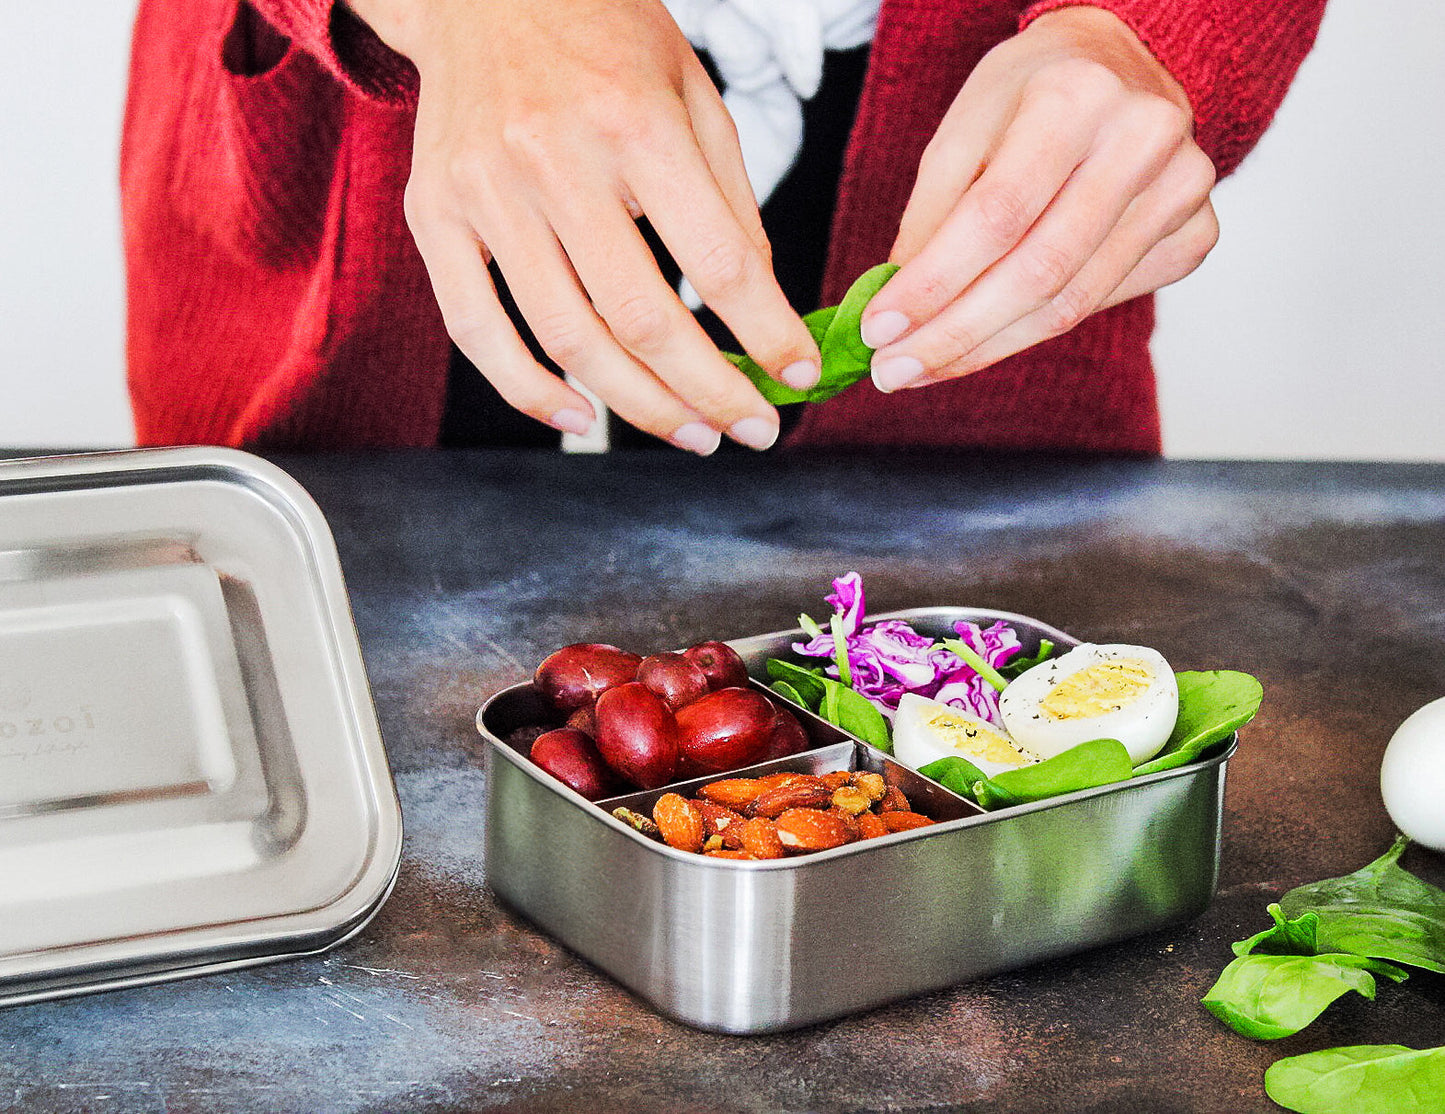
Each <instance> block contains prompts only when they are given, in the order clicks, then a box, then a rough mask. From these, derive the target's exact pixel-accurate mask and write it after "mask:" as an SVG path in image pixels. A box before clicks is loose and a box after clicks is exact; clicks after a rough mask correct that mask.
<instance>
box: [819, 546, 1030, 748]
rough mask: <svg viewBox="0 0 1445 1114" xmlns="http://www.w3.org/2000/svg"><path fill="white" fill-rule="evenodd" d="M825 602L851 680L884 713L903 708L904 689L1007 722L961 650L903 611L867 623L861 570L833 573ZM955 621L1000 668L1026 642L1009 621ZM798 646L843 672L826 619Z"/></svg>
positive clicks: (995, 695) (833, 671)
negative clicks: (835, 621) (920, 628)
mask: <svg viewBox="0 0 1445 1114" xmlns="http://www.w3.org/2000/svg"><path fill="white" fill-rule="evenodd" d="M827 602H828V604H829V605H830V606H831V607H832V608H833V613H834V614H835V615H838V616H839V618H840V629H841V631H842V634H843V644H844V647H845V648H846V650H847V654H848V669H849V671H850V672H851V673H852V676H853V687H854V688H855V689H857V690H858V691H859V692H860V693H862V694H863V695H864V696H866V697H867V698H868V699H869V700H872V701H873V702H874V703H875V704H878V705H880V706H881V707H882V708H883V710H884V712H885V714H886V713H891V712H893V711H895V710H896V709H897V708H898V701H899V699H900V698H902V696H903V694H904V693H905V692H912V693H917V694H918V695H919V696H926V697H928V698H929V699H931V700H937V701H939V702H940V703H943V704H950V705H952V706H953V707H955V708H959V709H961V710H963V711H966V712H968V713H969V714H970V715H974V716H977V717H978V718H979V719H983V720H987V721H989V722H990V723H993V724H996V725H999V726H1002V720H1001V718H1000V717H999V714H998V696H999V694H998V691H997V690H996V689H995V688H994V687H993V686H992V685H990V684H989V683H988V682H987V681H985V680H984V679H983V678H982V677H980V676H979V675H978V674H977V673H976V672H974V670H973V668H972V667H971V666H970V665H968V664H967V663H966V662H964V661H963V660H962V659H960V658H959V657H958V656H957V655H955V654H954V653H952V652H951V651H949V650H945V649H944V648H943V647H942V646H939V645H937V644H936V643H935V641H934V640H933V639H931V638H928V637H927V636H925V635H922V634H919V633H918V632H917V631H916V630H914V629H913V628H912V627H911V626H909V625H908V624H907V623H906V622H905V621H903V620H902V619H886V620H884V621H882V622H878V623H872V624H870V625H868V626H866V627H863V626H861V624H862V620H863V612H864V607H863V578H862V577H861V576H859V575H858V574H857V573H856V572H850V573H845V574H844V575H842V576H840V577H838V579H836V580H834V581H833V591H832V593H831V594H830V595H829V596H828V597H827ZM953 629H954V631H955V633H957V635H958V637H959V638H960V639H961V640H962V641H964V642H966V643H967V644H968V645H969V646H971V647H972V648H973V649H974V650H976V651H978V654H979V656H980V657H982V658H983V660H984V661H986V662H988V663H989V665H991V666H993V667H994V668H995V669H997V668H998V667H999V666H1001V665H1004V664H1005V663H1006V662H1007V661H1008V660H1009V659H1010V658H1012V657H1013V656H1014V655H1016V654H1017V653H1019V651H1020V650H1021V649H1022V647H1021V646H1020V644H1019V638H1018V634H1017V633H1016V632H1015V631H1014V629H1013V628H1012V627H1010V626H1008V625H1007V624H1006V623H1003V622H996V623H994V624H993V625H992V626H990V627H980V626H978V624H976V623H970V622H968V621H967V620H959V621H958V622H956V623H954V624H953ZM793 649H794V650H795V651H796V652H797V653H799V654H802V655H803V656H804V657H812V658H826V659H827V660H828V663H829V664H828V665H827V667H826V672H827V673H828V675H829V676H831V677H837V676H838V667H837V665H836V664H834V645H833V634H832V632H831V631H830V630H829V629H828V628H827V627H826V626H824V627H823V629H822V632H821V633H820V634H818V635H815V636H814V637H813V638H811V639H810V640H809V641H807V642H795V643H793Z"/></svg>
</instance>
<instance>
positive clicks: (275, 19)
mask: <svg viewBox="0 0 1445 1114" xmlns="http://www.w3.org/2000/svg"><path fill="white" fill-rule="evenodd" d="M243 3H249V4H250V5H251V6H252V7H254V8H255V10H256V11H257V12H258V13H259V14H260V15H261V17H262V18H263V19H265V21H266V22H267V23H269V24H270V25H271V26H272V27H274V28H275V29H276V30H277V31H279V32H280V33H281V34H283V35H285V36H286V37H287V38H288V39H290V40H291V42H292V43H293V44H295V45H296V46H298V47H300V48H301V49H302V50H304V51H305V52H306V53H307V54H310V55H312V56H313V57H314V58H316V59H317V60H318V61H319V62H320V63H321V64H322V65H323V66H325V67H326V69H328V70H329V71H331V73H332V74H333V75H335V76H336V78H337V79H339V80H340V81H341V83H342V84H343V85H345V86H347V87H348V88H349V89H351V90H353V91H354V92H356V93H359V94H360V95H361V96H363V97H366V98H368V99H371V100H377V101H381V102H383V103H386V104H391V105H395V106H398V107H407V106H412V105H415V103H416V95H417V88H418V84H419V82H418V78H417V72H416V67H414V66H413V65H412V64H411V63H410V62H409V61H408V60H407V59H405V58H403V57H402V56H401V55H400V54H398V53H397V52H396V51H394V50H392V49H391V48H390V47H389V46H387V45H386V44H385V43H383V42H382V41H381V39H379V38H378V37H377V36H376V33H375V32H374V31H372V29H371V28H370V27H368V26H367V25H366V24H365V23H363V22H362V21H361V19H360V18H359V17H357V16H356V15H355V14H354V13H353V12H352V11H351V9H350V8H348V7H347V6H346V5H345V4H344V3H341V0H243Z"/></svg>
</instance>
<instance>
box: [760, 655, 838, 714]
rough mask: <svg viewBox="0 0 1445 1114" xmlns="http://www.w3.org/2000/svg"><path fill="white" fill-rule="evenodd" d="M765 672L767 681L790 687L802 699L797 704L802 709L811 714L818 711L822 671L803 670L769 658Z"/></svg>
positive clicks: (820, 699)
mask: <svg viewBox="0 0 1445 1114" xmlns="http://www.w3.org/2000/svg"><path fill="white" fill-rule="evenodd" d="M767 670H768V679H769V680H771V681H782V682H783V683H784V684H787V685H790V686H791V687H792V689H793V691H795V692H796V693H797V694H798V695H799V696H800V697H802V699H801V700H800V701H799V703H800V704H802V705H803V707H805V708H807V709H808V710H809V711H813V712H816V711H817V710H818V705H819V704H821V703H822V702H823V681H824V677H823V671H822V669H804V668H803V667H802V666H801V665H794V664H793V663H792V662H790V661H784V660H783V659H782V658H769V659H768V663H767Z"/></svg>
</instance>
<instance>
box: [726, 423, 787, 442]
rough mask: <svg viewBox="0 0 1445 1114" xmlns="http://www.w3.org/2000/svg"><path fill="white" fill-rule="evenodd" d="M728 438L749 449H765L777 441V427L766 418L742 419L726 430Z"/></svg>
mask: <svg viewBox="0 0 1445 1114" xmlns="http://www.w3.org/2000/svg"><path fill="white" fill-rule="evenodd" d="M728 436H729V437H731V438H732V439H733V440H734V441H740V442H742V443H743V444H744V445H747V446H748V447H749V448H751V449H766V448H767V447H768V446H769V445H771V444H772V443H773V442H774V441H776V440H777V439H778V427H777V425H776V424H774V423H773V422H770V421H768V420H767V419H766V418H744V419H743V420H742V421H740V422H737V423H735V424H734V425H733V427H732V429H730V430H728Z"/></svg>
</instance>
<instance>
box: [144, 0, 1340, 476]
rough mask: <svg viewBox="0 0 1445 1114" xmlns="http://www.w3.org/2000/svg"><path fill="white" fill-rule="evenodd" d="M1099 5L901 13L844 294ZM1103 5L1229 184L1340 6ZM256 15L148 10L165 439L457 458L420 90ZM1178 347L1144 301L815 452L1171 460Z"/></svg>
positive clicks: (153, 412) (875, 66)
mask: <svg viewBox="0 0 1445 1114" xmlns="http://www.w3.org/2000/svg"><path fill="white" fill-rule="evenodd" d="M1074 2H1077V0H1043V2H1041V3H1035V4H1032V5H1025V4H1024V3H1022V2H1021V0H883V4H882V9H881V11H880V12H879V19H878V30H877V35H876V38H875V40H874V44H873V50H872V55H871V60H870V63H869V69H868V74H867V78H866V80H865V83H864V88H863V94H862V100H861V102H860V105H859V111H858V116H857V120H856V123H855V125H854V128H853V133H852V136H851V139H850V142H849V145H848V150H847V155H846V159H845V165H844V171H843V178H842V182H841V186H840V193H839V201H838V208H837V214H836V218H835V221H834V228H833V240H832V243H831V245H830V254H829V263H828V269H827V275H826V278H825V282H824V300H825V302H832V301H836V300H837V299H838V298H839V297H840V296H841V294H842V292H843V290H844V289H846V287H847V285H848V283H849V281H850V280H851V279H852V278H853V277H855V276H856V275H858V274H860V273H862V271H864V270H865V269H866V268H868V267H870V266H871V265H873V264H874V263H878V262H880V261H882V260H883V259H885V258H886V257H887V255H888V250H889V248H890V246H891V244H892V241H893V237H894V235H895V234H896V232H897V228H898V222H899V218H900V216H901V214H902V212H903V208H904V205H905V203H906V202H907V200H908V195H909V192H910V190H911V189H912V186H913V169H915V168H916V167H917V165H918V161H919V158H920V156H921V155H922V152H923V148H924V146H925V145H926V144H927V142H928V140H929V139H930V137H931V136H932V135H933V133H934V131H935V129H936V128H937V126H938V123H939V121H940V120H941V119H942V117H943V114H944V112H945V111H946V109H947V108H948V106H949V104H950V103H951V101H952V99H953V97H954V95H955V93H956V92H957V90H958V88H959V86H960V85H961V84H962V82H963V79H964V77H965V76H967V74H968V73H969V71H970V70H971V69H972V68H973V66H974V65H975V64H976V63H977V62H978V60H979V59H980V58H981V57H982V56H983V55H984V54H985V53H986V52H987V51H988V50H989V49H990V48H992V47H993V46H995V45H996V44H998V43H999V42H1001V41H1003V40H1004V39H1005V38H1007V37H1009V36H1010V35H1013V34H1014V33H1016V32H1017V31H1018V30H1019V28H1020V27H1021V26H1022V25H1025V24H1027V22H1028V21H1029V20H1030V19H1032V18H1034V17H1036V16H1037V15H1039V14H1040V13H1042V12H1044V11H1047V10H1050V9H1052V8H1057V7H1061V6H1064V5H1066V4H1069V3H1074ZM1092 2H1093V4H1094V6H1096V7H1101V8H1106V9H1108V10H1110V11H1112V12H1114V13H1116V14H1117V15H1119V16H1120V17H1121V18H1123V19H1124V20H1125V21H1126V22H1127V23H1128V24H1129V25H1130V26H1131V27H1133V28H1134V30H1135V31H1136V32H1137V33H1138V35H1139V36H1140V38H1141V39H1142V40H1143V42H1144V43H1145V44H1146V45H1147V46H1148V47H1149V48H1150V49H1151V50H1152V51H1153V52H1154V53H1155V55H1156V56H1157V57H1158V58H1159V59H1160V61H1162V62H1163V63H1164V65H1165V66H1166V67H1167V68H1168V69H1169V70H1170V72H1171V73H1173V74H1174V76H1175V77H1176V78H1177V79H1178V80H1179V82H1180V83H1181V84H1182V85H1183V87H1184V89H1185V90H1186V91H1187V93H1188V94H1189V97H1190V100H1191V102H1192V103H1193V106H1194V111H1195V116H1196V135H1197V139H1198V142H1199V144H1200V145H1201V146H1202V147H1203V148H1204V150H1205V151H1206V152H1207V153H1208V154H1209V155H1210V156H1211V157H1212V158H1213V159H1214V161H1215V164H1216V166H1217V167H1218V169H1219V172H1220V174H1221V175H1223V174H1227V173H1228V172H1229V171H1231V170H1232V169H1234V167H1235V166H1236V165H1237V164H1238V162H1239V160H1240V159H1241V158H1242V157H1243V156H1244V154H1245V152H1246V151H1248V150H1249V148H1250V147H1251V146H1252V145H1253V144H1254V142H1255V141H1256V140H1257V139H1258V138H1259V136H1260V134H1261V133H1262V132H1263V131H1264V128H1265V126H1266V124H1267V123H1268V122H1269V120H1270V118H1271V117H1272V116H1273V114H1274V111H1275V109H1276V107H1277V106H1278V104H1279V101H1280V99H1281V98H1282V97H1283V95H1284V92H1285V89H1286V87H1287V85H1288V83H1289V81H1290V79H1291V78H1292V77H1293V75H1294V72H1295V70H1296V68H1297V67H1298V65H1299V63H1300V61H1301V60H1302V59H1303V57H1304V55H1305V53H1306V51H1307V50H1308V49H1309V47H1310V45H1311V43H1312V42H1313V39H1314V35H1315V31H1316V29H1317V27H1318V23H1319V19H1320V16H1321V15H1322V11H1323V6H1324V0H1229V2H1224V0H1092ZM252 3H253V4H254V6H255V10H254V11H253V10H251V9H250V8H248V7H247V4H246V2H245V0H240V3H239V6H238V0H188V2H187V3H178V2H177V0H141V4H140V11H139V15H138V17H137V21H136V29H135V40H134V47H133V54H132V61H131V84H130V96H129V101H128V104H127V110H126V117H125V131H124V138H123V145H122V151H121V181H122V189H123V212H124V222H125V248H126V259H127V286H128V315H129V317H128V330H129V331H128V358H129V378H130V388H131V398H132V404H133V407H134V411H135V421H136V432H137V437H138V439H139V441H140V443H141V444H143V445H154V444H174V443H195V442H203V443H220V444H230V445H253V446H267V447H281V446H308V447H318V448H321V447H326V448H332V447H334V448H346V447H361V446H424V445H432V444H434V443H435V442H436V438H437V432H438V429H439V426H440V421H441V414H442V406H443V403H444V396H445V385H446V367H447V361H448V354H449V342H448V339H447V336H446V333H445V330H444V328H443V325H442V320H441V315H440V313H439V312H438V310H437V308H436V303H435V301H434V299H433V296H432V293H431V288H430V285H429V283H428V281H427V276H426V271H425V269H424V268H423V265H422V261H421V257H420V256H419V255H418V254H417V251H416V248H415V246H414V245H413V243H412V239H411V235H410V233H409V232H408V231H407V228H406V224H405V221H404V219H403V216H402V204H401V199H402V189H403V186H404V185H405V182H406V177H407V173H408V169H409V166H410V149H411V135H412V125H413V120H414V106H415V99H416V88H417V79H416V72H415V70H414V69H413V68H412V67H411V65H410V64H409V63H407V62H406V61H405V60H404V59H402V58H401V57H399V56H398V55H396V54H394V53H393V52H391V51H390V50H388V49H387V48H386V47H385V46H384V45H382V44H381V42H380V41H379V40H378V39H376V37H375V36H374V35H372V34H371V32H370V31H369V30H368V29H367V28H366V27H364V26H363V25H362V24H361V23H359V22H358V21H357V20H356V19H355V18H354V17H353V16H351V15H350V14H349V12H348V10H347V9H346V8H345V7H343V6H342V5H341V4H339V3H337V2H336V0H252ZM257 12H259V13H260V16H259V17H258V16H257V14H256V13H257ZM799 308H800V309H807V308H811V307H806V306H805V307H799ZM1152 327H1153V302H1152V299H1149V298H1140V299H1136V300H1135V301H1133V302H1129V303H1126V304H1124V305H1120V306H1116V307H1114V308H1113V309H1110V310H1107V311H1105V312H1103V313H1099V314H1097V315H1095V316H1094V317H1092V318H1090V319H1089V320H1088V321H1086V322H1084V323H1083V324H1082V325H1080V326H1079V327H1078V328H1076V329H1074V330H1073V331H1072V332H1070V333H1068V334H1066V335H1064V336H1061V337H1058V338H1055V339H1054V340H1052V341H1049V342H1047V343H1044V344H1041V345H1038V346H1036V347H1034V348H1032V349H1029V350H1028V351H1025V352H1023V353H1020V354H1019V355H1017V356H1014V357H1011V358H1010V359H1008V360H1005V361H1003V362H1002V363H1000V364H998V365H997V366H995V367H993V368H990V369H988V370H986V371H983V372H980V373H978V374H976V375H972V376H968V377H967V378H965V379H962V380H957V381H954V382H951V383H947V384H941V385H937V386H933V387H929V388H926V389H923V390H916V391H900V392H898V393H897V394H893V395H883V394H881V393H880V392H878V391H877V390H875V389H874V388H873V386H872V385H871V384H866V383H865V384H863V385H860V386H858V387H855V388H853V389H852V390H849V391H847V392H845V393H844V394H842V395H840V396H839V397H838V398H836V399H834V400H832V401H831V402H827V403H823V404H821V405H816V406H811V407H809V408H808V410H807V411H806V412H805V414H804V416H803V419H802V421H801V422H800V423H799V425H798V427H797V428H796V429H795V430H794V432H793V433H792V435H791V436H790V438H789V444H790V445H791V446H794V447H798V446H806V445H829V444H830V445H842V444H854V445H862V444H868V445H893V444H912V445H932V446H950V447H953V446H1000V447H1014V446H1017V447H1060V448H1079V449H1093V450H1106V451H1123V452H1144V453H1151V452H1158V451H1159V417H1158V408H1157V404H1156V399H1155V389H1154V375H1153V369H1152V367H1151V365H1150V362H1149V353H1148V338H1149V333H1150V331H1151V329H1152Z"/></svg>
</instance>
